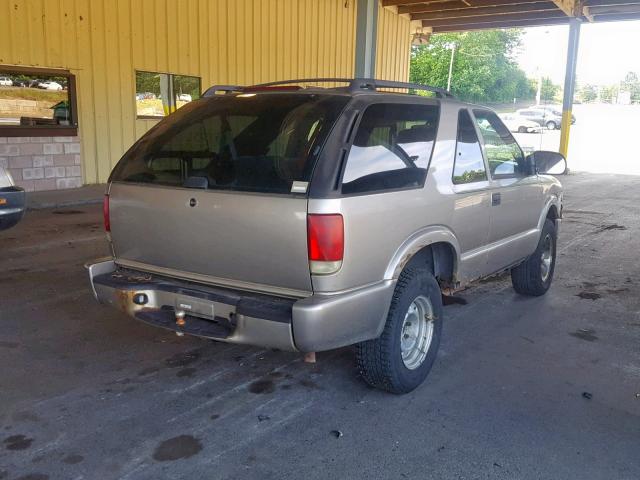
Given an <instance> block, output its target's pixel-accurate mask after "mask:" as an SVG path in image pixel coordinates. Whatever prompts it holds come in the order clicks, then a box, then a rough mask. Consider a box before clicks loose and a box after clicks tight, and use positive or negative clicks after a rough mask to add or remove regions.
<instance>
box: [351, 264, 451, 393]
mask: <svg viewBox="0 0 640 480" xmlns="http://www.w3.org/2000/svg"><path fill="white" fill-rule="evenodd" d="M420 297H422V298H424V299H428V301H429V303H430V305H431V310H432V313H433V315H432V320H431V322H433V330H432V336H431V342H430V343H429V345H428V347H427V350H426V357H425V358H424V360H422V363H420V364H419V366H417V367H416V368H414V369H409V368H407V366H406V365H405V362H404V360H403V358H402V350H401V339H402V336H403V335H404V334H405V332H404V331H403V324H404V320H405V315H407V312H408V311H409V307H411V306H412V304H414V301H417V300H418V299H419V298H420ZM441 335H442V294H441V291H440V286H439V285H438V282H437V281H436V279H435V278H434V276H433V275H432V274H431V272H428V271H425V270H418V269H415V270H414V269H406V270H405V271H403V272H402V273H401V274H400V278H399V279H398V283H397V285H396V289H395V291H394V293H393V298H392V300H391V306H390V308H389V313H388V315H387V321H386V324H385V326H384V330H383V332H382V334H381V335H380V337H378V338H376V339H373V340H368V341H366V342H362V343H359V344H357V345H356V362H357V366H358V370H359V372H360V375H361V376H362V378H363V379H364V381H365V382H367V383H368V384H369V385H371V386H374V387H376V388H380V389H382V390H386V391H388V392H391V393H395V394H401V393H407V392H410V391H411V390H413V389H415V388H416V387H417V386H418V385H420V384H421V383H422V382H423V381H424V379H425V378H426V377H427V375H428V374H429V371H430V370H431V367H432V366H433V362H434V361H435V359H436V355H437V353H438V347H439V345H440V336H441Z"/></svg>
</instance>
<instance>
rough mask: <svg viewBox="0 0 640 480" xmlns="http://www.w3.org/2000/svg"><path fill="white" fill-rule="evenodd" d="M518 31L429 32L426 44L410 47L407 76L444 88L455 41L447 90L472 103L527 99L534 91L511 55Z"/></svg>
mask: <svg viewBox="0 0 640 480" xmlns="http://www.w3.org/2000/svg"><path fill="white" fill-rule="evenodd" d="M521 34H522V33H521V31H520V30H517V29H508V30H485V31H477V32H465V33H442V34H436V35H432V36H431V39H430V42H429V44H427V45H420V46H415V47H413V49H412V52H411V70H410V79H411V81H413V82H419V83H426V84H429V85H433V86H437V87H442V88H446V86H447V79H448V76H449V62H450V61H451V49H452V46H453V45H454V44H455V53H454V59H453V75H452V80H451V91H452V92H453V93H454V94H455V95H456V96H458V97H460V98H461V99H463V100H467V101H472V102H480V101H482V102H511V101H513V99H514V98H516V99H531V98H533V97H534V96H535V90H534V89H533V88H532V85H531V83H530V82H529V80H528V79H527V77H526V75H525V73H524V72H523V71H522V70H521V69H520V68H519V67H518V65H517V63H516V62H515V60H514V58H513V54H514V53H515V51H516V49H517V48H518V47H519V45H520V37H521Z"/></svg>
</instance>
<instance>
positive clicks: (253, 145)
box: [110, 93, 348, 193]
mask: <svg viewBox="0 0 640 480" xmlns="http://www.w3.org/2000/svg"><path fill="white" fill-rule="evenodd" d="M347 101H348V97H342V96H337V95H318V94H301V93H296V94H286V93H270V94H242V95H237V96H236V95H234V96H220V97H213V98H205V99H202V100H199V101H196V102H192V103H189V104H187V105H185V106H184V107H183V108H181V109H180V110H178V111H177V112H176V113H174V114H172V115H171V116H170V117H168V118H167V119H165V120H163V121H162V122H160V123H159V124H158V125H157V126H156V127H154V128H153V129H152V130H150V131H149V132H148V133H147V134H146V135H145V136H144V137H143V138H142V139H140V140H139V141H138V142H137V143H136V144H135V145H134V146H133V147H132V148H131V149H130V150H129V151H128V152H127V153H126V154H125V156H124V157H123V158H122V159H121V160H120V162H119V163H118V165H117V166H116V168H115V169H114V171H113V173H112V175H111V179H110V180H111V181H115V182H133V183H145V184H156V185H167V186H178V187H192V186H197V187H199V188H208V189H213V190H237V191H250V192H265V193H289V192H291V191H292V186H293V182H309V180H310V178H311V173H312V171H313V167H314V164H315V159H316V158H317V156H318V153H319V150H320V146H321V145H322V143H323V142H324V139H325V138H326V136H327V134H328V132H329V131H330V129H331V126H332V125H333V123H334V122H335V120H336V119H337V117H338V115H339V114H340V112H341V110H342V108H343V107H344V106H345V104H346V103H347ZM296 191H299V190H298V189H296Z"/></svg>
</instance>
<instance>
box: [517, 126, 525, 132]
mask: <svg viewBox="0 0 640 480" xmlns="http://www.w3.org/2000/svg"><path fill="white" fill-rule="evenodd" d="M518 133H527V127H518Z"/></svg>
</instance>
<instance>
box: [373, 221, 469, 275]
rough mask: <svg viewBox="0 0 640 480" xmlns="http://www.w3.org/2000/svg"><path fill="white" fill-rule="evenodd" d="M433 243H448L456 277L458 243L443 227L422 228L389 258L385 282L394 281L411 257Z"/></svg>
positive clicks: (450, 232) (458, 259) (458, 260)
mask: <svg viewBox="0 0 640 480" xmlns="http://www.w3.org/2000/svg"><path fill="white" fill-rule="evenodd" d="M434 243H448V244H449V245H451V247H452V248H453V251H454V259H453V275H454V278H455V277H456V276H457V271H458V268H459V266H460V243H459V242H458V239H457V238H456V236H455V234H454V233H453V232H452V231H451V230H450V229H448V228H447V227H445V226H443V225H434V226H430V227H425V228H422V229H420V230H418V231H416V232H414V233H413V234H411V236H410V237H409V238H407V239H406V240H405V241H404V242H403V243H402V245H400V247H399V248H398V249H397V250H396V252H395V253H394V254H393V256H392V257H391V260H390V261H389V264H388V265H387V268H386V270H385V272H384V278H385V280H395V279H397V278H398V277H399V276H400V272H402V269H403V268H404V267H405V265H407V263H409V261H410V260H411V259H412V258H413V256H414V255H415V254H416V253H418V252H419V251H420V250H422V249H423V248H424V247H427V246H429V245H432V244H434Z"/></svg>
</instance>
